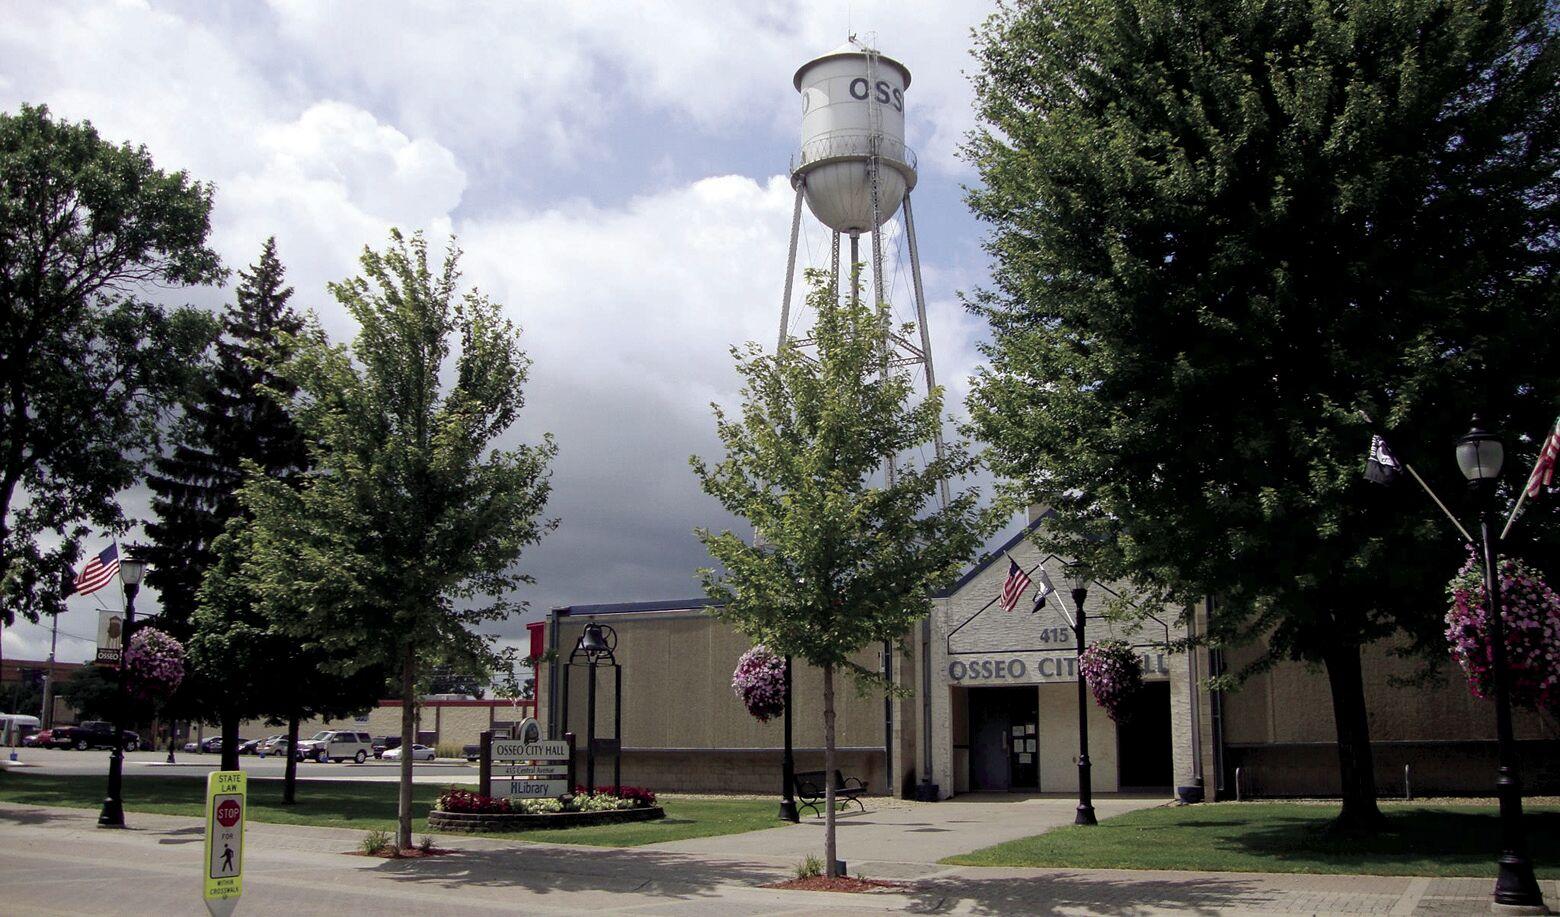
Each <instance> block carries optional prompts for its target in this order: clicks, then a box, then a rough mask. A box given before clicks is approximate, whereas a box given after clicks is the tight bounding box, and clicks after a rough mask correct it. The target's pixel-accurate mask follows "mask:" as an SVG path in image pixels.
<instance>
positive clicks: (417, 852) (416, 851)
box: [346, 847, 457, 860]
mask: <svg viewBox="0 0 1560 917" xmlns="http://www.w3.org/2000/svg"><path fill="white" fill-rule="evenodd" d="M456 852H457V851H454V850H450V849H448V848H445V847H429V848H428V849H427V850H424V849H422V848H421V847H408V848H407V849H405V850H398V849H396V848H394V847H380V848H379V849H378V850H375V851H374V852H373V853H364V852H363V851H361V850H348V851H347V852H346V853H347V856H355V857H379V858H380V859H381V860H417V859H421V858H422V857H442V856H449V855H450V854H452V853H456Z"/></svg>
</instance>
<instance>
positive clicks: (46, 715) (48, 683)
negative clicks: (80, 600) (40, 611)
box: [38, 614, 60, 729]
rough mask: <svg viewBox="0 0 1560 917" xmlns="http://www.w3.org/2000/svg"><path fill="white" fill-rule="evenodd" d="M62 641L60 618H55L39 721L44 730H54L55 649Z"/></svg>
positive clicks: (50, 636)
mask: <svg viewBox="0 0 1560 917" xmlns="http://www.w3.org/2000/svg"><path fill="white" fill-rule="evenodd" d="M59 641H60V616H59V615H57V614H56V615H55V616H54V627H53V628H52V629H51V630H50V632H49V668H48V670H47V671H46V672H44V675H43V709H42V710H40V711H39V712H38V719H39V720H41V721H42V722H43V728H44V729H52V728H54V647H55V645H56V644H58V643H59Z"/></svg>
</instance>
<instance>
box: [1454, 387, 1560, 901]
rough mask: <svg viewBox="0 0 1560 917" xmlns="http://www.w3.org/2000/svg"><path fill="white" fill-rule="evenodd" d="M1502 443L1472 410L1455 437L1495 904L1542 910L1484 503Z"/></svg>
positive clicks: (1501, 458)
mask: <svg viewBox="0 0 1560 917" xmlns="http://www.w3.org/2000/svg"><path fill="white" fill-rule="evenodd" d="M1505 452H1506V450H1505V447H1504V446H1503V445H1502V444H1501V441H1500V439H1499V438H1498V437H1496V436H1495V435H1494V434H1493V433H1490V432H1488V431H1486V430H1485V429H1484V427H1483V426H1482V424H1481V422H1480V419H1479V416H1478V415H1477V414H1475V415H1474V417H1473V428H1472V429H1470V430H1469V431H1468V433H1467V434H1466V435H1465V436H1463V437H1462V438H1461V439H1459V440H1457V467H1459V468H1461V469H1462V473H1463V476H1464V477H1466V478H1467V479H1468V484H1469V487H1470V489H1471V490H1472V491H1473V495H1474V497H1475V499H1476V501H1477V505H1478V512H1479V539H1480V545H1479V548H1480V550H1481V551H1483V556H1484V594H1485V596H1486V597H1487V599H1488V601H1489V607H1488V608H1487V609H1486V610H1487V613H1488V620H1489V634H1488V637H1489V642H1490V656H1491V659H1490V664H1491V665H1492V666H1493V667H1494V669H1495V741H1496V745H1497V749H1498V755H1499V762H1500V763H1499V766H1498V768H1497V770H1496V772H1495V774H1496V776H1495V793H1496V796H1498V797H1499V799H1500V838H1501V852H1500V860H1499V871H1498V872H1497V874H1496V877H1495V907H1496V909H1497V910H1499V911H1502V912H1504V913H1520V914H1547V913H1549V911H1548V909H1547V908H1545V907H1544V896H1543V893H1542V892H1541V891H1539V888H1538V881H1537V879H1536V878H1534V876H1533V861H1532V860H1530V859H1528V853H1527V838H1526V837H1525V836H1524V834H1523V830H1522V776H1521V773H1520V771H1519V769H1518V765H1517V750H1516V740H1515V738H1514V737H1513V736H1512V729H1511V693H1510V688H1511V672H1510V669H1508V668H1507V662H1506V626H1505V622H1504V621H1502V620H1501V602H1500V576H1499V575H1498V572H1499V571H1498V568H1497V567H1496V563H1497V560H1496V556H1495V545H1494V540H1493V539H1492V538H1491V537H1490V515H1489V506H1490V501H1491V497H1493V496H1494V493H1495V484H1496V482H1497V481H1498V480H1499V479H1500V470H1501V465H1502V464H1503V463H1504V461H1505V457H1506V454H1505Z"/></svg>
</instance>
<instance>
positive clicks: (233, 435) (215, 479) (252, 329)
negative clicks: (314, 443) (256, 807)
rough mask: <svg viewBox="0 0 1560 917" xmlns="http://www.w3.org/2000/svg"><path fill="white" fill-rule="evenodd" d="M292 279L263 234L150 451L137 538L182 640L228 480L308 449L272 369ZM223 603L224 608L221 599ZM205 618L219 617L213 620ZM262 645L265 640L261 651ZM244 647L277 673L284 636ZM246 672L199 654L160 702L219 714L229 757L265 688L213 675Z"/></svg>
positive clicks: (288, 390) (286, 322)
mask: <svg viewBox="0 0 1560 917" xmlns="http://www.w3.org/2000/svg"><path fill="white" fill-rule="evenodd" d="M292 292H293V291H292V288H291V287H288V286H286V285H285V271H284V269H283V267H282V263H281V261H280V260H278V259H277V257H276V239H275V238H274V237H273V238H270V239H267V240H266V242H265V246H264V248H263V249H262V250H261V253H260V260H259V261H258V262H257V263H256V264H254V265H252V266H251V267H250V268H249V269H248V270H246V271H241V272H240V273H239V283H238V286H237V289H236V290H235V291H234V296H235V301H234V302H233V303H232V304H230V305H229V306H228V307H227V308H226V309H225V310H224V312H223V314H222V334H221V336H220V337H219V338H218V339H217V341H216V346H215V354H214V355H213V357H212V358H211V359H210V360H209V361H207V363H206V365H205V366H204V367H202V369H203V372H202V374H201V381H200V382H199V384H197V385H196V386H195V387H194V388H193V390H192V392H191V395H190V397H189V399H188V400H187V401H186V403H185V404H184V405H183V417H182V419H181V423H180V425H179V427H178V429H177V431H176V439H175V442H174V444H173V447H172V449H170V450H169V451H168V452H167V453H166V454H164V455H161V456H159V457H158V458H157V459H156V460H155V461H154V462H153V472H152V474H150V475H149V476H148V479H147V483H148V485H149V486H150V487H151V490H152V493H153V497H152V510H153V512H154V513H155V514H156V516H157V518H156V520H155V521H152V522H148V523H147V525H146V533H147V536H148V537H149V538H150V540H151V541H150V544H148V545H147V546H145V547H144V548H141V549H140V550H141V551H142V553H143V555H144V556H145V557H146V559H147V560H148V561H149V564H150V566H149V568H148V570H147V574H146V581H147V584H148V585H150V586H152V587H154V588H156V589H157V590H158V593H159V597H160V599H161V602H162V618H161V621H160V622H159V626H160V627H162V628H163V629H164V630H166V631H167V632H168V633H169V634H172V635H173V636H174V637H175V638H177V639H179V640H180V641H182V642H185V643H187V644H188V643H189V642H190V641H191V639H192V638H193V637H194V636H195V630H194V623H193V616H194V614H195V610H196V605H197V593H198V591H199V589H200V586H201V583H202V581H203V580H204V578H205V576H206V574H207V571H208V570H210V569H211V566H212V563H213V561H214V559H215V558H214V555H213V550H212V545H213V542H214V541H215V540H216V538H217V537H218V536H219V535H221V534H222V532H223V530H224V528H225V527H226V526H227V525H228V523H229V522H230V521H231V520H233V519H235V518H237V517H238V516H239V515H240V507H239V503H238V496H237V491H238V488H239V485H240V484H241V483H242V482H243V478H244V474H245V470H246V465H247V466H252V468H253V471H254V473H257V474H262V475H266V476H269V477H275V478H287V477H290V476H294V475H296V474H297V473H299V472H300V471H301V470H302V469H303V468H305V467H306V466H307V464H308V455H307V451H306V450H305V448H304V444H303V439H302V437H301V436H300V434H299V432H298V429H297V426H296V425H295V424H294V423H293V421H292V418H291V416H290V415H289V414H288V411H287V406H286V405H287V402H288V400H289V399H290V398H291V397H292V395H293V393H294V391H295V389H294V388H293V386H292V385H291V384H290V383H289V382H288V381H287V380H286V379H284V378H282V377H281V376H279V375H278V374H277V368H278V367H279V366H280V365H281V364H282V363H283V362H284V361H285V360H286V359H287V357H288V356H289V354H290V353H291V344H290V343H289V342H290V340H291V339H292V336H294V335H296V334H298V333H299V332H301V331H302V329H303V321H302V319H301V318H299V316H298V314H297V313H296V312H295V311H294V310H293V309H292V307H291V306H289V305H288V300H289V299H291V297H292ZM230 610H231V609H230ZM207 626H208V627H215V628H219V629H221V628H224V627H225V623H224V622H222V621H220V620H209V619H208V621H207ZM266 650H274V651H275V652H274V653H273V654H271V655H266V653H265V651H266ZM247 653H248V656H249V657H254V658H255V659H256V664H257V665H260V666H261V667H262V668H263V669H266V670H277V674H278V675H280V674H284V673H285V670H286V669H287V668H288V667H287V665H286V663H287V662H288V659H289V653H288V652H287V650H286V648H285V647H277V646H273V645H271V644H269V643H260V644H256V645H253V646H249V647H247ZM223 679H228V680H232V681H246V679H244V678H242V677H241V676H239V675H238V674H237V672H236V669H235V668H234V667H233V666H232V665H226V664H224V665H218V666H216V667H212V666H209V665H205V666H203V665H199V664H196V665H194V666H192V672H191V673H190V677H189V678H188V679H187V680H186V681H185V683H184V684H182V685H181V686H180V688H179V691H178V692H177V694H176V696H175V697H174V698H172V699H170V701H169V703H168V705H167V712H168V714H169V715H170V716H173V717H186V716H189V717H199V718H202V719H207V720H215V721H217V722H220V723H221V725H222V730H223V759H224V762H225V764H224V766H227V764H231V765H232V766H234V767H236V766H237V760H238V759H237V750H236V748H229V746H230V745H234V744H236V743H235V742H233V741H231V740H233V739H236V738H237V735H238V723H239V720H240V719H241V718H243V717H246V716H254V715H258V714H260V713H262V712H268V711H266V708H265V704H266V703H267V699H266V698H265V697H264V696H263V695H262V696H257V695H253V694H246V695H244V696H243V697H242V700H243V701H245V703H243V704H240V703H239V700H240V698H238V697H235V696H234V694H233V692H232V691H231V690H228V689H225V688H224V686H223V685H220V684H217V683H216V681H218V680H223Z"/></svg>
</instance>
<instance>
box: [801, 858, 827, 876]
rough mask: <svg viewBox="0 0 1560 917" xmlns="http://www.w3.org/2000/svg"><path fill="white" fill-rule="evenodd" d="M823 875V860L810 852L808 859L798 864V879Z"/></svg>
mask: <svg viewBox="0 0 1560 917" xmlns="http://www.w3.org/2000/svg"><path fill="white" fill-rule="evenodd" d="M821 875H823V860H820V859H819V858H818V857H816V856H813V855H812V854H810V853H809V854H808V855H807V859H805V860H803V861H802V862H801V863H799V864H797V867H796V877H797V878H798V879H813V878H817V877H818V876H821Z"/></svg>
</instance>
